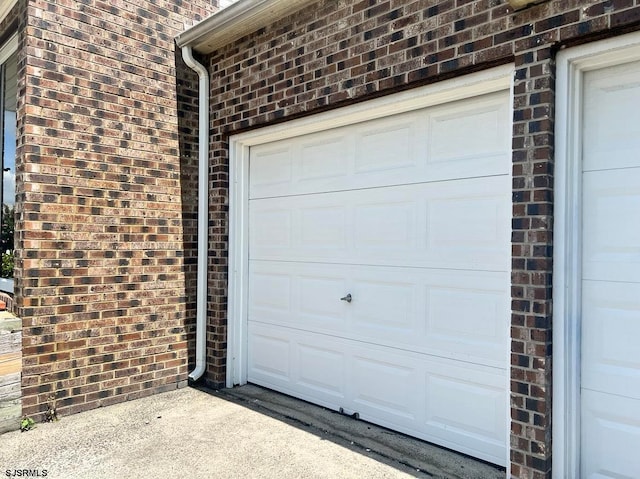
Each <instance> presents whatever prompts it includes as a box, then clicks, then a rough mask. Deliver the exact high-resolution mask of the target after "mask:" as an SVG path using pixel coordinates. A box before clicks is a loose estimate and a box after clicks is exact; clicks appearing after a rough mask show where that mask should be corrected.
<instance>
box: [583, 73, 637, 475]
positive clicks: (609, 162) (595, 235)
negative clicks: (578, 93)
mask: <svg viewBox="0 0 640 479" xmlns="http://www.w3.org/2000/svg"><path fill="white" fill-rule="evenodd" d="M583 111H584V120H583V121H584V129H583V138H584V140H583V173H582V180H583V181H582V190H583V192H582V197H583V209H582V211H583V214H582V223H583V234H582V272H583V276H582V322H581V328H582V348H581V349H582V359H581V398H582V399H581V417H582V424H581V443H582V451H581V458H582V459H581V472H582V476H581V477H585V478H614V477H615V478H632V477H634V478H635V477H638V474H639V473H640V462H639V459H638V454H637V449H638V446H639V445H640V352H639V350H638V348H637V344H636V343H637V341H636V338H637V337H638V334H640V301H639V300H638V298H640V274H638V271H640V221H638V218H640V140H639V138H640V62H632V63H628V64H624V65H620V66H616V67H610V68H606V69H601V70H595V71H590V72H587V73H585V88H584V105H583Z"/></svg>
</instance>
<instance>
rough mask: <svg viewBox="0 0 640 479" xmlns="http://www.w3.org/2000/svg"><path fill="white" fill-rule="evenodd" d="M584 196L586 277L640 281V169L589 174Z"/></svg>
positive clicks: (584, 186)
mask: <svg viewBox="0 0 640 479" xmlns="http://www.w3.org/2000/svg"><path fill="white" fill-rule="evenodd" d="M638 161H640V155H639V158H638ZM583 197H584V200H583V204H584V206H583V230H584V243H583V257H582V258H583V259H582V262H583V277H584V278H585V279H593V280H607V281H628V282H639V281H640V277H639V275H638V271H639V270H640V221H637V218H639V215H638V212H640V168H628V169H621V170H610V171H597V172H589V173H585V174H584V178H583Z"/></svg>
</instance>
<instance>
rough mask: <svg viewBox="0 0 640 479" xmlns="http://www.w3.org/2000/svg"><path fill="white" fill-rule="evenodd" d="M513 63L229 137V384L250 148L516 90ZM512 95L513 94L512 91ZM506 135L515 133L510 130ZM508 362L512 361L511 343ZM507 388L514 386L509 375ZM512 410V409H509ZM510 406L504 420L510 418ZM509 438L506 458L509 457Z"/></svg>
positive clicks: (241, 305) (240, 293) (244, 261)
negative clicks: (510, 385) (479, 96)
mask: <svg viewBox="0 0 640 479" xmlns="http://www.w3.org/2000/svg"><path fill="white" fill-rule="evenodd" d="M513 72H514V67H513V65H511V64H509V65H503V66H500V67H497V68H493V69H490V70H486V71H483V72H478V73H473V74H469V75H466V76H463V77H460V78H457V79H452V80H447V81H443V82H439V83H436V84H433V85H428V86H424V87H418V88H414V89H411V90H408V91H405V92H402V93H396V94H392V95H388V96H385V97H381V98H377V99H374V100H369V101H365V102H361V103H357V104H355V105H351V106H347V107H343V108H338V109H335V110H332V111H328V112H323V113H319V114H315V115H311V116H308V117H303V118H300V119H297V120H292V121H288V122H285V123H280V124H277V125H273V126H267V127H264V128H260V129H256V130H252V131H249V132H245V133H241V134H238V135H233V136H231V137H230V139H229V173H230V175H229V222H230V226H229V282H228V284H229V292H228V310H227V314H228V316H227V318H228V323H227V324H228V326H227V334H228V336H227V348H228V349H227V368H226V385H227V387H233V386H235V385H242V384H245V383H246V382H247V304H248V283H247V278H248V267H249V257H248V239H249V235H248V223H249V201H248V184H249V181H248V180H249V152H250V148H251V147H252V146H255V145H259V144H263V143H268V142H272V141H278V140H284V139H287V138H292V137H295V136H299V135H304V134H309V133H314V132H318V131H322V130H327V129H330V128H337V127H341V126H347V125H350V124H353V123H357V122H361V121H367V120H372V119H375V118H381V117H386V116H390V115H394V114H398V113H404V112H408V111H412V110H417V109H421V108H426V107H429V106H433V105H439V104H443V103H448V102H452V101H456V100H462V99H466V98H470V97H473V96H478V95H483V94H488V93H493V92H498V91H505V90H509V91H510V92H511V93H512V91H513ZM510 98H513V95H512V94H511V95H510ZM506 134H510V131H509V132H506ZM505 350H506V354H507V357H506V358H505V364H507V365H508V364H509V363H510V362H509V353H510V351H509V348H508V347H506V348H505ZM506 383H507V384H506V386H505V388H506V391H510V387H509V375H508V374H507V375H506ZM507 409H508V408H507ZM508 413H509V411H507V417H505V421H507V424H508V421H509V419H510V418H509V415H508ZM508 443H509V441H508V439H507V448H506V449H507V458H506V461H505V462H506V463H507V464H509V460H508V450H509V447H508Z"/></svg>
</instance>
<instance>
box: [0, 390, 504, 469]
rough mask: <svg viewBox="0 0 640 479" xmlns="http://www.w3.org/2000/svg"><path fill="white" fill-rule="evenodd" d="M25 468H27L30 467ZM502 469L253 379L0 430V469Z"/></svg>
mask: <svg viewBox="0 0 640 479" xmlns="http://www.w3.org/2000/svg"><path fill="white" fill-rule="evenodd" d="M26 471H29V472H28V473H27V472H26ZM7 476H8V477H47V478H53V479H75V478H87V479H89V478H91V479H100V478H154V479H158V478H162V479H164V478H285V479H286V478H341V479H342V478H354V479H355V478H357V479H362V478H410V477H424V478H427V477H429V478H433V477H442V478H469V479H485V478H488V479H492V478H496V479H497V478H504V477H505V474H504V471H501V470H499V469H496V468H494V467H492V466H490V465H487V464H483V463H480V462H477V461H473V460H471V459H469V458H466V457H463V456H460V455H458V454H454V453H452V452H450V451H446V450H443V449H440V448H437V447H434V446H431V445H428V444H426V443H424V442H421V441H418V440H415V439H412V438H407V437H406V436H403V435H401V434H396V433H393V432H391V431H388V430H386V429H384V428H378V427H376V426H373V425H371V424H368V423H366V422H363V421H357V420H354V419H351V418H348V417H344V416H341V415H339V414H337V413H335V412H331V411H327V410H325V409H323V408H320V407H317V406H313V405H310V404H308V403H305V402H303V401H298V400H295V399H292V398H289V397H287V396H283V395H280V394H277V393H273V392H271V391H267V390H264V389H262V388H258V387H255V386H244V387H242V388H236V389H233V390H225V391H221V392H205V391H200V390H197V389H193V388H185V389H180V390H176V391H171V392H168V393H164V394H160V395H156V396H151V397H148V398H144V399H139V400H136V401H130V402H127V403H122V404H117V405H114V406H109V407H107V408H104V409H95V410H92V411H88V412H85V413H81V414H76V415H73V416H69V417H64V418H62V419H61V420H60V421H58V422H55V423H48V424H39V425H38V426H37V428H36V429H33V430H31V431H28V432H24V433H21V432H19V431H15V432H10V433H5V434H3V435H0V477H7Z"/></svg>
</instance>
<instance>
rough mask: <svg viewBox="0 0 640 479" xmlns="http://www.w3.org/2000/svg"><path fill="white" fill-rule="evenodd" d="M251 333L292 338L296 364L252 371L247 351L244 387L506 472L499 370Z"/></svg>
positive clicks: (318, 339) (272, 331)
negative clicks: (284, 371) (352, 417)
mask: <svg viewBox="0 0 640 479" xmlns="http://www.w3.org/2000/svg"><path fill="white" fill-rule="evenodd" d="M249 327H250V328H251V330H252V334H253V335H255V336H258V337H264V336H267V337H271V336H274V337H281V336H282V337H285V336H286V337H288V338H290V343H291V351H292V354H291V355H290V356H289V358H290V359H294V360H293V361H292V362H291V364H290V368H289V369H290V370H291V374H290V375H289V376H288V377H285V376H284V375H281V374H279V375H275V374H270V372H271V371H267V373H265V371H264V368H255V367H254V364H255V360H254V358H253V357H252V356H251V350H249V354H250V361H249V370H248V373H249V376H248V379H249V381H250V382H253V383H255V384H259V385H262V386H265V387H270V388H274V389H278V390H280V391H283V392H286V393H289V394H292V395H295V396H297V397H300V398H302V399H307V400H312V401H313V402H316V403H319V404H321V405H323V406H326V407H330V408H332V409H336V410H337V409H340V408H343V409H344V411H345V412H346V413H349V414H352V413H354V412H357V413H358V414H359V416H360V418H361V419H364V420H367V421H371V422H375V423H377V424H380V425H383V426H388V427H392V428H393V429H396V430H399V431H401V432H405V433H407V434H411V435H414V436H416V437H419V438H422V439H426V440H430V441H433V442H436V443H438V444H441V445H444V446H446V447H451V448H454V449H457V450H459V451H461V452H465V453H469V454H473V455H474V456H476V457H480V458H482V459H485V460H488V461H491V462H494V463H497V464H504V461H505V457H506V456H505V447H506V435H507V430H506V421H505V414H506V401H507V394H506V390H505V387H506V374H507V373H506V371H505V370H501V369H495V368H489V367H483V366H478V365H472V364H467V363H460V362H457V361H451V360H446V359H438V358H428V357H425V356H423V355H420V354H415V353H412V352H410V351H402V350H393V349H389V348H385V347H383V346H377V345H363V344H362V343H360V342H358V341H351V340H348V339H343V338H336V337H329V336H323V335H316V334H312V335H309V334H308V333H306V332H302V331H297V330H292V331H287V330H286V329H285V328H280V327H277V326H271V325H262V324H251V323H250V326H249ZM340 361H342V363H341V364H340ZM303 368H304V370H303ZM331 376H334V378H333V379H331ZM452 394H454V395H455V396H452ZM470 408H471V411H470V410H469V409H470ZM465 421H468V422H467V423H465Z"/></svg>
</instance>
